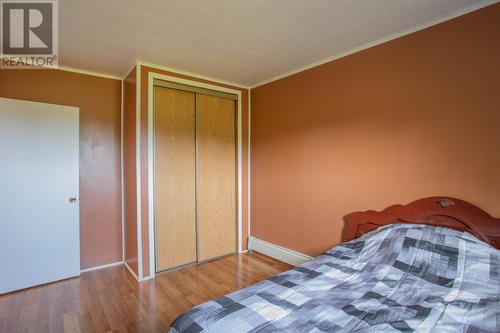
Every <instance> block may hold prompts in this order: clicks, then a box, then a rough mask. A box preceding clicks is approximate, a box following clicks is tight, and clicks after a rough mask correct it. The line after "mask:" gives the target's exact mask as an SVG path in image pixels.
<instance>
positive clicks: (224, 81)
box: [137, 60, 250, 89]
mask: <svg viewBox="0 0 500 333" xmlns="http://www.w3.org/2000/svg"><path fill="white" fill-rule="evenodd" d="M137 64H138V65H142V66H147V67H151V68H156V69H160V70H164V71H168V72H172V73H176V74H182V75H188V76H191V77H193V78H196V79H203V80H208V81H212V82H215V83H221V84H227V85H230V86H234V87H238V88H243V89H250V87H249V86H246V85H244V84H241V83H236V82H231V81H226V80H221V79H217V78H214V77H210V76H206V75H202V74H197V73H193V72H189V71H184V70H181V69H177V68H172V67H168V66H164V65H158V64H153V63H150V62H147V61H143V60H137Z"/></svg>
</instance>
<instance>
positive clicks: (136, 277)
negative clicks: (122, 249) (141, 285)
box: [123, 261, 140, 282]
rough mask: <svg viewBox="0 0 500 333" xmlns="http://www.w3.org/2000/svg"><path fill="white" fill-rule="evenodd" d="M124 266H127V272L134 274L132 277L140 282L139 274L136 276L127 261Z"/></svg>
mask: <svg viewBox="0 0 500 333" xmlns="http://www.w3.org/2000/svg"><path fill="white" fill-rule="evenodd" d="M123 264H124V265H125V267H126V268H127V270H128V271H129V272H130V274H132V276H133V277H134V278H135V279H136V280H137V282H140V280H139V277H138V276H137V274H135V272H134V270H133V269H132V268H130V266H129V265H128V264H127V263H126V262H125V261H124V262H123Z"/></svg>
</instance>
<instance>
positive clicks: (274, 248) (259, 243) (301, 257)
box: [248, 236, 313, 266]
mask: <svg viewBox="0 0 500 333" xmlns="http://www.w3.org/2000/svg"><path fill="white" fill-rule="evenodd" d="M248 249H249V250H250V251H257V252H260V253H262V254H265V255H266V256H269V257H271V258H274V259H277V260H279V261H283V262H286V263H287V264H290V265H293V266H297V265H300V264H302V263H304V262H306V261H309V260H311V259H313V257H311V256H308V255H305V254H303V253H300V252H297V251H294V250H290V249H287V248H285V247H283V246H279V245H276V244H273V243H269V242H266V241H263V240H261V239H257V238H255V237H253V236H250V237H249V238H248Z"/></svg>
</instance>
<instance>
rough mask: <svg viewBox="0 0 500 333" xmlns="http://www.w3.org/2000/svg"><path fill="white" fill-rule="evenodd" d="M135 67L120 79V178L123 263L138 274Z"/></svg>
mask: <svg viewBox="0 0 500 333" xmlns="http://www.w3.org/2000/svg"><path fill="white" fill-rule="evenodd" d="M136 81H137V71H136V68H135V67H134V69H133V70H132V71H131V72H130V73H129V74H128V75H127V77H126V78H125V80H124V82H123V175H124V177H123V179H124V199H125V203H124V205H125V262H126V263H127V264H128V265H129V266H130V268H131V269H132V270H133V271H134V272H135V273H136V274H139V273H138V266H137V265H138V262H137V174H136V162H135V161H136V124H137V122H136V96H137V91H136V89H137V82H136Z"/></svg>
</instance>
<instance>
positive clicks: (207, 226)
mask: <svg viewBox="0 0 500 333" xmlns="http://www.w3.org/2000/svg"><path fill="white" fill-rule="evenodd" d="M235 118H236V116H235V101H234V100H231V99H226V98H221V97H215V96H208V95H203V94H197V95H196V122H197V126H196V136H197V145H198V149H197V163H196V168H197V219H198V223H197V224H198V261H203V260H207V259H212V258H216V257H220V256H223V255H226V254H231V253H235V250H236V200H235V192H236V173H235V164H236V149H235V147H236V145H235V142H236V130H235Z"/></svg>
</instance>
